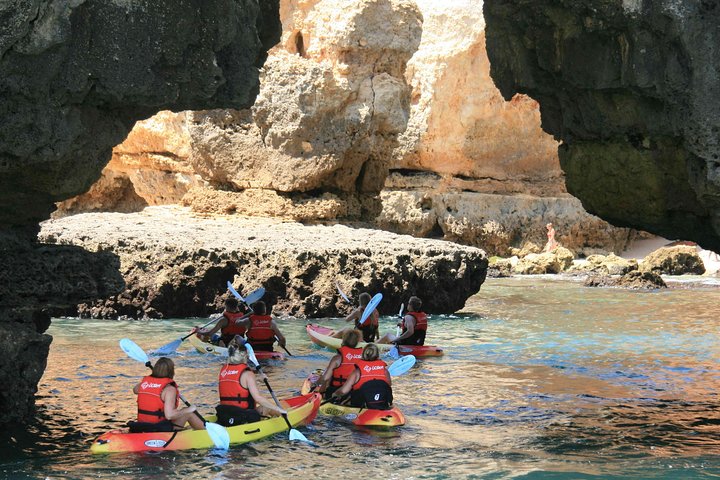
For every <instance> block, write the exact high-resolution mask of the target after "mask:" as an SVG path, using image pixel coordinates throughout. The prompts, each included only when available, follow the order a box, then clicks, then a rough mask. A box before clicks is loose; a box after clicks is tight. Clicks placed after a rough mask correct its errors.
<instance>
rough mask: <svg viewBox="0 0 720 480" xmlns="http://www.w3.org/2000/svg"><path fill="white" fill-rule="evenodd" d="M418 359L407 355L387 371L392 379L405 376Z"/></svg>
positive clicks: (325, 401) (323, 403)
mask: <svg viewBox="0 0 720 480" xmlns="http://www.w3.org/2000/svg"><path fill="white" fill-rule="evenodd" d="M416 361H417V359H416V358H415V355H406V356H404V357H402V358H401V359H400V360H397V361H395V362H393V363H392V364H391V365H390V366H389V367H387V371H388V373H389V374H390V376H391V377H399V376H400V375H403V374H404V373H407V371H408V370H410V369H411V368H412V367H413V365H415V362H416ZM332 400H333V399H332V398H331V399H328V400H323V402H322V403H320V405H325V404H326V403H329V402H331V401H332Z"/></svg>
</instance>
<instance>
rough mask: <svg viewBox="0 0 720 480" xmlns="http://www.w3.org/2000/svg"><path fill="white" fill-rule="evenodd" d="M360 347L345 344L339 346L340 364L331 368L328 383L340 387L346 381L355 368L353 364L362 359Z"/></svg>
mask: <svg viewBox="0 0 720 480" xmlns="http://www.w3.org/2000/svg"><path fill="white" fill-rule="evenodd" d="M362 351H363V349H362V348H350V347H347V346H343V347H340V348H339V349H338V353H339V354H340V365H338V366H337V368H335V370H333V373H332V379H331V380H330V385H331V386H333V387H337V388H340V387H342V385H343V384H344V383H345V382H346V381H347V379H348V377H349V376H350V374H351V373H352V372H353V370H355V364H356V363H357V362H358V360H362Z"/></svg>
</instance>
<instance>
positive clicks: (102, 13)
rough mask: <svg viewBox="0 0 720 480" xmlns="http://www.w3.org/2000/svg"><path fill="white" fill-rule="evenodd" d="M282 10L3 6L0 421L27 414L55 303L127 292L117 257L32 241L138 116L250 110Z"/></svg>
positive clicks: (192, 2)
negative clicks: (0, 368) (1, 366)
mask: <svg viewBox="0 0 720 480" xmlns="http://www.w3.org/2000/svg"><path fill="white" fill-rule="evenodd" d="M278 8H279V5H278V1H277V0H267V1H262V2H259V1H258V0H179V1H176V2H165V1H159V0H143V1H137V2H127V1H121V0H109V1H103V2H98V1H92V2H90V1H83V0H78V1H73V2H56V1H47V0H46V1H43V0H32V1H11V2H3V3H2V4H0V18H2V24H3V28H2V30H0V117H2V122H0V207H1V208H0V263H2V264H3V271H2V273H1V274H0V292H2V293H0V357H2V358H3V359H5V361H6V365H12V366H13V368H12V369H9V368H7V369H5V370H6V372H5V373H4V374H2V375H0V381H2V383H3V386H4V388H3V392H2V393H0V424H4V423H7V422H10V421H15V420H23V419H26V418H27V417H28V416H29V415H30V414H31V412H32V406H33V395H34V393H35V389H36V385H37V380H38V379H39V378H40V376H41V375H42V372H43V370H44V366H45V361H46V358H47V349H48V346H49V344H50V340H51V339H50V337H49V336H48V335H46V334H44V333H43V332H45V330H46V329H47V326H48V325H49V319H50V316H49V315H50V313H52V311H53V309H57V308H66V307H68V306H70V305H73V304H77V303H78V302H83V301H90V300H92V299H93V298H101V297H107V296H109V295H111V294H113V293H116V292H118V291H120V290H121V289H122V287H123V285H124V283H123V280H122V277H121V276H120V274H119V271H118V270H117V268H118V266H119V261H118V260H117V257H115V256H113V255H112V254H109V253H107V252H93V253H90V252H86V251H84V250H81V249H78V248H70V247H45V246H41V245H37V244H36V243H35V237H36V234H37V232H38V230H39V227H38V222H39V221H41V220H44V219H46V218H48V217H49V215H50V212H51V211H52V210H53V209H54V208H55V206H54V204H55V202H57V201H61V200H64V199H67V198H69V197H72V196H73V195H77V194H80V193H83V192H84V191H86V190H87V189H88V188H89V187H90V185H92V184H93V182H95V181H96V180H97V179H98V177H99V176H100V172H101V170H102V169H103V167H104V166H105V164H106V163H107V162H108V161H109V160H110V152H111V149H112V148H113V147H114V146H115V145H117V144H118V143H120V142H121V141H122V140H123V139H124V138H125V136H126V135H127V133H128V131H130V129H131V127H132V126H133V124H134V123H135V122H136V121H137V120H140V119H143V118H147V117H150V116H151V115H153V114H154V113H156V112H157V111H158V110H162V109H175V110H183V109H204V108H216V107H233V108H245V107H248V106H250V105H251V104H252V103H253V101H254V99H255V96H256V94H257V91H258V84H259V80H258V76H259V69H260V67H261V66H262V64H263V61H264V60H265V57H266V52H267V49H268V48H270V47H271V46H272V45H273V44H274V43H275V42H277V40H278V39H279V35H280V23H279V18H278ZM115 180H116V181H118V182H120V183H122V182H123V180H122V178H116V179H115ZM125 186H126V189H127V183H126V184H125ZM127 197H128V199H129V200H128V202H132V201H135V202H137V201H138V200H137V199H136V198H134V197H133V196H132V195H128V196H127ZM128 208H130V207H128ZM48 308H50V310H48Z"/></svg>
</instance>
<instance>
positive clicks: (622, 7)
mask: <svg viewBox="0 0 720 480" xmlns="http://www.w3.org/2000/svg"><path fill="white" fill-rule="evenodd" d="M484 14H485V19H486V21H487V47H488V55H489V57H490V64H491V74H492V77H493V80H494V81H495V83H496V84H497V86H498V88H499V89H500V91H501V92H502V94H503V96H504V97H505V98H506V99H508V100H509V99H511V98H513V97H514V96H515V95H516V94H518V93H525V94H528V95H530V96H531V97H532V98H534V99H536V100H537V101H538V102H539V103H540V109H541V112H542V126H543V129H544V130H545V131H547V132H549V133H551V134H552V135H554V136H555V138H557V139H558V140H561V141H562V142H563V143H562V146H561V147H560V148H559V153H560V162H561V166H562V168H563V171H564V172H565V175H566V183H567V187H568V191H569V192H570V193H572V194H573V195H575V196H577V197H578V198H580V199H581V200H582V202H583V206H584V207H585V208H586V209H587V210H588V211H589V212H591V213H594V214H596V215H599V216H600V217H602V218H604V219H606V220H608V221H611V222H612V223H613V224H615V225H621V226H628V227H635V228H641V229H644V230H647V231H649V232H652V233H655V234H659V235H662V236H664V237H666V238H683V239H688V240H694V241H696V242H697V243H699V244H700V245H702V246H703V247H704V248H707V249H710V250H714V251H720V144H718V142H717V136H718V131H719V130H720V95H718V92H719V91H720V77H719V76H718V75H717V70H718V66H719V63H720V61H719V60H718V51H719V50H718V49H719V48H720V47H718V45H720V31H718V29H717V25H718V24H719V23H720V8H717V5H716V3H715V2H696V1H689V0H672V1H671V0H664V1H657V2H639V1H623V2H608V1H606V0H582V1H574V0H573V1H569V0H541V1H529V0H486V1H485V4H484Z"/></svg>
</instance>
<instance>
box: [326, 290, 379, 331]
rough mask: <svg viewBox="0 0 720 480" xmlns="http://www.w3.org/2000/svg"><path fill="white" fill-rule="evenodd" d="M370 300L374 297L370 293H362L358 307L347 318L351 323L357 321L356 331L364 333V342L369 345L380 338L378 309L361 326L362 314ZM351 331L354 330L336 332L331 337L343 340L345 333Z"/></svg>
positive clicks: (346, 329)
mask: <svg viewBox="0 0 720 480" xmlns="http://www.w3.org/2000/svg"><path fill="white" fill-rule="evenodd" d="M370 300H372V297H371V296H370V294H369V293H367V292H363V293H361V294H360V296H359V297H358V302H359V305H358V307H356V308H355V309H354V310H353V311H352V312H350V314H349V315H348V316H347V317H345V321H346V322H351V321H353V320H354V321H355V329H356V330H360V331H361V332H362V338H363V342H367V343H370V342H374V341H375V339H376V338H378V337H379V336H380V335H379V334H378V325H379V320H380V313H378V311H377V309H375V310H373V311H372V313H371V314H370V316H369V317H368V319H367V320H365V323H364V324H362V325H360V319H361V318H362V314H363V312H364V311H365V307H367V304H368V303H370ZM349 330H352V329H348V328H345V329H342V330H339V331H337V332H334V333H333V334H332V335H331V336H332V337H335V338H343V336H344V335H345V332H347V331H349Z"/></svg>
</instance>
